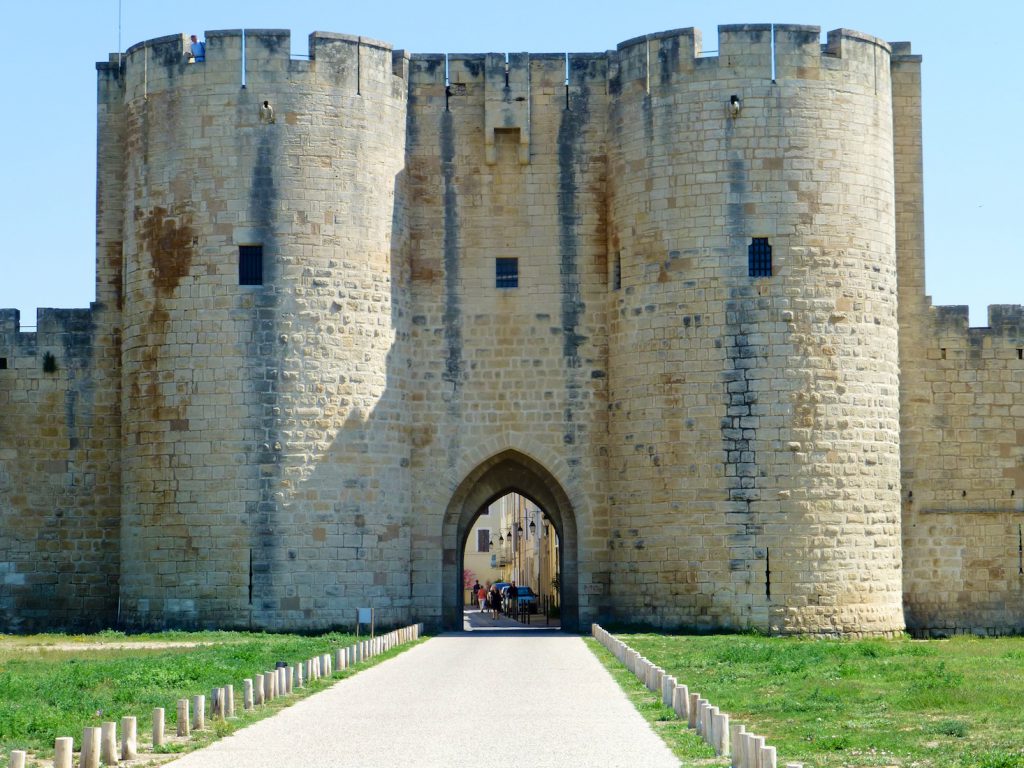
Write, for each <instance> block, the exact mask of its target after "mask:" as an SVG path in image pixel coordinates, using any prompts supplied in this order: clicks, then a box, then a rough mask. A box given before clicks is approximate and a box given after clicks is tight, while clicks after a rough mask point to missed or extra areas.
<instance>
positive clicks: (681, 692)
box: [672, 683, 690, 721]
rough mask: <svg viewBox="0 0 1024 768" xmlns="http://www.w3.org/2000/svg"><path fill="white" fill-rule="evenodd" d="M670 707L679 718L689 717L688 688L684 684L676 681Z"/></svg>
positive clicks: (686, 718) (685, 718)
mask: <svg viewBox="0 0 1024 768" xmlns="http://www.w3.org/2000/svg"><path fill="white" fill-rule="evenodd" d="M672 709H674V710H675V713H676V717H677V718H679V719H680V720H687V721H688V720H689V719H690V715H689V712H690V689H689V688H687V687H686V686H685V685H680V684H678V683H677V684H676V687H675V690H674V691H672Z"/></svg>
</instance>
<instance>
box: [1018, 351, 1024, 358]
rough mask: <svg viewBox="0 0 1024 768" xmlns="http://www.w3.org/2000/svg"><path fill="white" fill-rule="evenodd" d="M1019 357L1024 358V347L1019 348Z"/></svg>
mask: <svg viewBox="0 0 1024 768" xmlns="http://www.w3.org/2000/svg"><path fill="white" fill-rule="evenodd" d="M1017 359H1018V360H1024V349H1018V350H1017Z"/></svg>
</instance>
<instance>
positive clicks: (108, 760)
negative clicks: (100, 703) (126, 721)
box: [100, 722, 117, 765]
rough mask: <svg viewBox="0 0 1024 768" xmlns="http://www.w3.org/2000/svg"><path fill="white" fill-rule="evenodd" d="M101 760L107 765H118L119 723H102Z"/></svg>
mask: <svg viewBox="0 0 1024 768" xmlns="http://www.w3.org/2000/svg"><path fill="white" fill-rule="evenodd" d="M100 760H102V761H103V763H104V764H105V765H117V723H115V722H106V723H102V724H101V725H100Z"/></svg>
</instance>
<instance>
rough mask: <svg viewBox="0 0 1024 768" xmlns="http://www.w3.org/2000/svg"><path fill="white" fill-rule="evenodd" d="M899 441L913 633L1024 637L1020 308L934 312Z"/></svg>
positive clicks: (1023, 316)
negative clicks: (979, 317) (985, 314)
mask: <svg viewBox="0 0 1024 768" xmlns="http://www.w3.org/2000/svg"><path fill="white" fill-rule="evenodd" d="M923 320H924V322H921V323H920V325H919V329H920V331H921V333H920V334H919V335H918V336H917V338H916V339H915V341H916V342H917V343H918V349H919V350H920V356H919V360H918V366H917V367H916V368H915V369H914V370H913V371H912V372H910V373H909V375H910V376H911V377H912V378H913V380H914V382H915V388H914V390H913V392H914V398H913V400H912V401H911V402H909V403H908V404H907V407H908V409H909V411H910V413H909V414H908V418H907V421H908V422H910V424H909V427H908V429H906V430H905V431H904V435H903V453H904V457H905V459H904V462H905V467H904V477H903V516H904V544H903V550H904V566H903V567H904V577H903V589H904V595H905V597H904V599H905V603H906V612H907V626H908V628H909V629H910V630H911V631H913V632H915V633H918V634H951V633H953V632H974V633H978V634H997V633H1007V632H1013V633H1020V632H1024V600H1022V598H1024V534H1022V525H1024V351H1022V350H1024V307H1021V306H992V307H989V318H988V320H989V324H988V327H986V328H968V322H967V320H968V315H967V307H930V308H929V311H928V313H927V315H925V317H924V318H923Z"/></svg>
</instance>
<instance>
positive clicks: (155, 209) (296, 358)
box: [101, 31, 409, 627]
mask: <svg viewBox="0 0 1024 768" xmlns="http://www.w3.org/2000/svg"><path fill="white" fill-rule="evenodd" d="M182 45H183V43H182V38H181V36H174V37H169V38H162V39H158V40H152V41H148V42H145V43H142V44H140V45H137V46H134V47H133V48H131V49H130V50H129V51H128V53H127V56H126V58H125V60H124V63H123V65H122V66H121V67H120V68H116V67H111V68H109V69H101V77H104V76H105V77H106V78H109V80H110V84H109V85H108V87H107V88H105V89H104V91H103V93H104V95H105V97H107V99H108V100H107V101H106V102H105V103H104V104H103V105H102V106H104V107H108V108H109V109H110V110H112V111H119V112H120V113H121V114H122V115H123V117H122V120H123V123H124V133H123V139H122V138H121V137H120V136H119V137H118V139H119V140H120V141H121V146H120V151H121V153H122V154H121V156H120V157H119V158H118V159H119V161H120V162H122V163H123V171H122V173H123V179H124V187H123V190H124V191H123V199H122V200H121V201H118V203H117V204H116V205H117V207H119V208H120V209H121V210H122V211H123V214H124V237H123V241H124V276H123V280H124V301H123V318H124V321H123V322H124V331H123V347H122V349H123V353H122V354H123V356H122V374H123V384H122V390H123V438H124V444H123V445H124V448H123V455H122V471H123V496H122V516H121V525H122V530H123V539H122V542H123V547H122V557H121V562H122V570H121V574H122V577H121V578H122V581H121V583H122V589H121V616H122V619H123V620H124V621H127V622H128V623H130V624H139V625H147V624H153V623H169V624H174V623H181V622H183V623H186V624H218V623H224V624H232V625H249V624H252V625H256V626H272V627H283V626H289V625H296V624H300V625H301V624H305V623H308V622H310V621H313V617H314V616H315V617H316V618H315V623H317V624H319V625H324V626H326V625H330V624H341V623H344V622H345V621H347V620H349V619H350V616H349V615H348V614H343V613H342V612H341V611H340V609H339V606H340V605H341V604H342V603H341V602H339V600H338V599H337V598H339V597H340V596H342V595H345V596H346V599H345V600H344V603H350V602H351V600H352V598H354V597H356V596H357V595H358V596H360V600H361V601H362V602H366V601H367V600H368V599H369V597H368V596H367V595H365V594H361V593H362V590H363V587H364V586H367V585H370V586H374V585H375V586H377V587H380V588H382V589H381V591H382V592H383V593H384V594H386V595H388V596H389V597H390V598H392V599H393V602H394V603H397V604H401V602H402V600H403V599H407V588H408V578H405V579H404V580H402V581H400V582H399V584H398V585H399V586H401V587H402V588H403V589H402V590H401V591H400V592H396V591H395V584H394V583H393V582H392V580H393V579H394V574H395V572H396V571H398V572H400V571H401V570H403V566H402V565H401V563H407V562H408V559H409V544H408V534H407V532H406V530H405V526H404V525H402V523H403V522H404V515H403V514H402V512H401V510H402V508H403V507H405V506H407V505H408V503H409V491H408V475H407V470H406V469H405V465H407V464H408V460H407V456H408V449H407V448H405V447H404V439H403V431H404V426H405V425H404V422H405V418H406V417H405V414H404V411H403V409H402V397H401V395H400V394H399V393H400V391H401V382H400V381H389V380H388V373H387V371H388V357H389V355H393V354H396V350H397V349H400V347H401V343H402V338H403V337H404V336H405V335H406V331H405V330H404V326H405V324H406V323H407V322H408V319H407V318H408V312H407V309H406V304H407V299H406V297H405V296H404V295H403V291H404V290H405V289H404V284H403V283H404V281H403V280H402V279H401V274H402V261H403V257H404V255H405V243H404V239H403V234H402V232H403V226H404V221H403V217H402V214H401V211H402V208H403V206H402V203H401V200H400V199H396V191H397V190H399V189H400V184H401V173H402V167H403V158H404V144H405V125H406V111H405V105H406V95H405V88H404V80H403V79H402V77H401V74H402V73H401V72H398V73H397V74H396V73H395V72H394V71H393V58H392V53H391V50H390V49H389V48H388V47H386V46H383V45H380V44H375V43H374V42H373V41H367V40H365V39H363V40H360V39H356V38H350V37H345V36H339V35H330V34H317V35H313V36H312V37H311V39H310V59H311V61H293V60H291V58H290V39H289V35H288V34H287V33H285V32H273V31H271V32H267V31H257V32H251V31H250V32H246V33H244V34H242V33H238V32H226V33H211V34H210V35H208V36H207V43H206V45H207V48H206V50H207V54H206V61H205V62H188V61H186V60H183V57H182ZM402 63H403V60H402V59H399V60H398V64H399V65H402ZM104 138H105V137H104V136H101V141H103V140H104ZM106 204H108V205H112V204H115V203H114V201H109V202H107V203H106ZM370 411H376V413H377V415H378V417H382V418H380V420H381V421H382V422H384V423H385V426H383V427H381V428H380V429H378V430H376V431H373V432H371V431H369V430H366V429H364V428H363V426H362V420H363V419H364V417H365V414H367V413H368V412H370ZM342 516H344V518H345V519H346V520H347V521H348V523H349V526H353V524H355V525H357V526H358V528H359V534H358V536H359V538H360V546H358V547H356V548H355V549H356V552H357V553H358V554H357V556H356V558H354V560H355V562H353V563H351V564H350V565H356V564H358V565H359V566H360V567H359V569H358V571H356V570H355V569H352V568H348V567H346V568H343V569H339V568H338V565H339V562H340V561H341V560H342V558H341V557H339V556H338V550H339V549H340V548H342V547H343V546H349V543H348V540H350V539H351V537H352V536H353V535H356V534H354V533H353V529H354V526H353V527H349V528H346V527H342V526H339V525H338V519H339V518H340V517H342ZM356 520H363V521H365V524H364V525H358V523H355V521H356ZM371 538H372V539H376V542H375V544H374V545H373V546H371V545H369V543H368V542H369V540H370V539H371ZM306 542H309V543H310V544H312V546H310V545H309V544H307V543H306ZM374 547H376V549H377V555H376V557H371V556H369V554H366V553H367V550H370V549H373V548H374ZM324 558H326V559H324ZM404 569H405V570H407V566H405V567H404ZM339 570H340V571H341V572H339ZM314 585H315V591H317V593H318V594H319V595H320V597H319V598H317V599H312V600H310V599H309V595H310V594H311V592H310V591H309V590H310V588H314Z"/></svg>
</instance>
